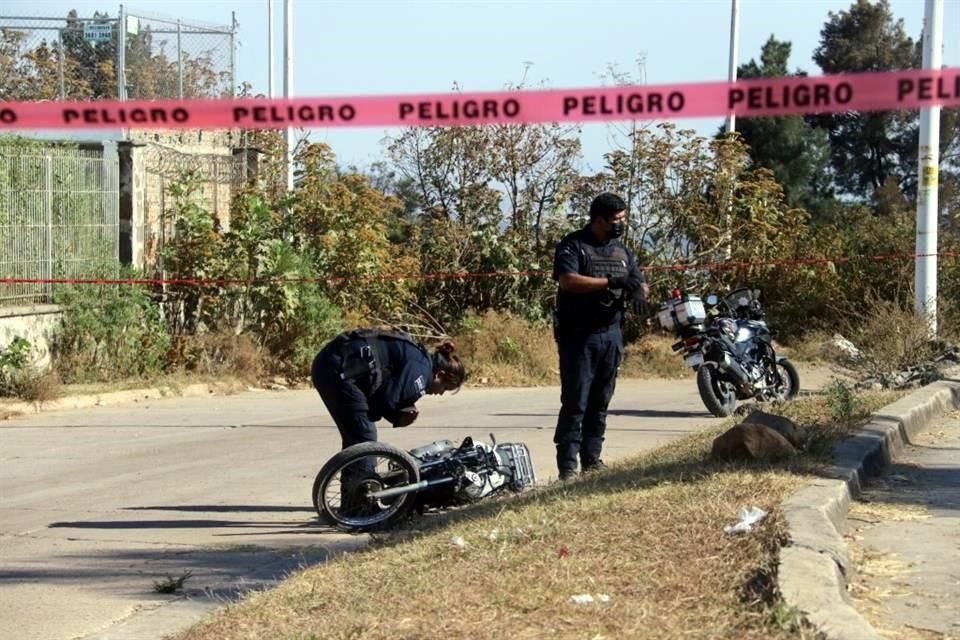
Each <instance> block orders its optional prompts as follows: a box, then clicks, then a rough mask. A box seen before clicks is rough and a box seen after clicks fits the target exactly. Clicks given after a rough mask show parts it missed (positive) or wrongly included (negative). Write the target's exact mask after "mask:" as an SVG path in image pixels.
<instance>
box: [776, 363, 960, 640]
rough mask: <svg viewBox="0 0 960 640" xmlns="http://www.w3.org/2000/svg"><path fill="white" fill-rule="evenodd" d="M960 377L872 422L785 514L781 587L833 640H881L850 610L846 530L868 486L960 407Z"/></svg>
mask: <svg viewBox="0 0 960 640" xmlns="http://www.w3.org/2000/svg"><path fill="white" fill-rule="evenodd" d="M958 375H960V370H953V371H950V372H948V373H947V376H946V377H947V378H948V379H947V380H941V381H939V382H935V383H933V384H930V385H928V386H926V387H922V388H920V389H918V390H916V391H914V392H912V393H910V394H909V395H907V396H905V397H903V398H901V399H900V400H898V401H896V402H894V403H893V404H889V405H887V406H886V407H883V408H882V409H880V410H879V411H877V412H875V413H874V414H873V418H872V419H871V421H870V422H869V423H868V424H867V425H866V426H864V427H863V428H862V429H861V430H860V431H858V432H857V433H855V434H854V435H853V436H852V437H850V438H848V439H846V440H844V441H843V442H842V443H840V444H839V445H838V446H837V447H836V449H835V450H834V464H833V465H832V466H831V467H829V468H828V469H827V472H826V474H825V476H826V477H825V478H823V479H817V480H814V481H811V482H810V483H808V484H807V485H806V486H804V487H803V488H802V489H800V490H799V491H797V492H795V493H794V494H792V495H791V496H790V497H788V498H787V499H786V500H785V501H784V503H783V505H782V507H783V513H784V518H785V519H786V523H787V533H788V535H789V537H790V542H789V544H788V545H787V546H786V547H784V548H783V549H781V551H780V563H779V570H778V577H777V580H778V586H779V588H780V593H781V595H782V596H783V599H784V602H785V603H786V605H787V606H788V607H792V608H795V609H797V610H798V611H799V612H800V614H801V615H802V616H803V617H804V618H805V619H806V620H807V621H808V622H810V623H811V624H812V625H813V626H815V627H816V628H817V629H818V630H819V631H820V632H822V633H823V634H824V635H825V636H826V638H827V639H828V640H833V639H836V640H841V639H842V640H853V639H856V640H860V639H863V640H882V636H881V635H880V634H879V633H878V632H877V631H876V630H875V629H874V628H873V627H872V626H871V625H870V623H869V622H867V620H866V619H865V618H864V617H863V616H861V615H860V614H859V613H858V612H857V611H856V609H854V608H853V606H852V605H851V604H850V598H849V595H848V594H847V588H846V576H847V575H848V572H849V569H850V567H849V562H850V560H849V556H848V554H847V546H846V543H845V542H844V540H843V536H841V535H840V529H841V527H842V525H843V522H844V520H845V519H846V516H847V510H848V507H849V505H850V500H851V498H852V497H854V496H857V495H859V493H860V488H861V485H862V480H863V479H864V478H866V477H868V476H870V475H876V474H878V473H880V472H882V471H883V470H884V469H885V468H886V467H887V465H889V464H890V463H891V462H892V461H893V460H894V459H895V457H896V455H897V453H898V452H900V451H901V450H902V449H903V447H904V444H906V443H909V442H910V440H911V439H912V438H913V437H915V436H916V435H917V434H918V433H920V432H921V431H923V429H924V428H926V426H927V425H928V424H929V423H930V421H931V420H933V419H934V418H936V417H937V416H939V415H941V414H943V413H946V412H947V411H950V410H951V409H954V408H958V407H960V379H958Z"/></svg>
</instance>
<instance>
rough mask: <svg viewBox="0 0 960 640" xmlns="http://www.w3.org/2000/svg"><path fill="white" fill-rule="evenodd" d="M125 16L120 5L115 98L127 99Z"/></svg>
mask: <svg viewBox="0 0 960 640" xmlns="http://www.w3.org/2000/svg"><path fill="white" fill-rule="evenodd" d="M126 67H127V17H126V14H125V13H124V12H123V5H120V17H119V19H118V24H117V99H118V100H126V99H127V71H126Z"/></svg>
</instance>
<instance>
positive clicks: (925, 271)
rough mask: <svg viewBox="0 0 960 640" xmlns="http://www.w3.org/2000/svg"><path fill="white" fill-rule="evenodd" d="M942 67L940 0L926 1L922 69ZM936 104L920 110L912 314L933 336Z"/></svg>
mask: <svg viewBox="0 0 960 640" xmlns="http://www.w3.org/2000/svg"><path fill="white" fill-rule="evenodd" d="M942 66H943V0H926V2H925V6H924V16H923V68H924V69H930V70H933V69H936V70H937V71H939V70H940V68H941V67H942ZM939 163H940V106H939V105H935V106H930V107H924V108H923V109H920V149H919V165H918V170H917V173H918V175H917V177H918V183H919V184H918V189H917V258H916V260H917V262H916V276H915V280H916V282H915V285H914V289H915V290H916V293H915V294H914V295H915V299H914V303H915V307H916V313H917V315H918V316H920V318H921V319H922V320H923V321H925V322H926V323H927V327H928V331H929V334H930V337H931V338H935V337H936V335H937V223H938V221H937V218H938V215H937V213H938V208H939V207H938V204H939V202H938V195H937V186H938V183H939V173H940V167H939Z"/></svg>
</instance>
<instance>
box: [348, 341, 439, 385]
mask: <svg viewBox="0 0 960 640" xmlns="http://www.w3.org/2000/svg"><path fill="white" fill-rule="evenodd" d="M338 338H339V340H341V341H342V344H341V345H340V350H341V354H342V355H343V358H344V370H343V375H344V377H354V376H357V375H363V374H368V375H369V382H370V393H371V394H372V393H375V392H376V391H377V389H379V388H380V385H382V384H383V381H384V379H385V378H386V377H388V376H389V375H390V358H389V356H388V353H387V345H386V344H385V341H387V340H400V341H402V342H407V343H409V344H412V345H413V346H415V347H416V348H417V349H418V350H419V351H420V352H421V353H423V355H425V356H426V357H427V359H428V360H432V357H431V356H430V353H429V352H428V351H427V350H426V348H425V347H424V346H423V345H422V344H420V343H419V342H417V341H416V340H414V339H413V337H411V336H410V334H408V333H405V332H403V331H388V330H386V329H354V330H353V331H348V332H346V333H342V334H340V336H338ZM357 339H360V340H363V341H365V342H366V343H367V344H366V346H363V347H361V348H360V350H359V352H357V351H356V349H355V347H354V346H353V342H354V341H355V340H357ZM358 356H359V357H358Z"/></svg>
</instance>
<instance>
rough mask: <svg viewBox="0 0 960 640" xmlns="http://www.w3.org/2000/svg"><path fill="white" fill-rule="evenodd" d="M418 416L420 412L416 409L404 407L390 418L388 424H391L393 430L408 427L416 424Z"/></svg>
mask: <svg viewBox="0 0 960 640" xmlns="http://www.w3.org/2000/svg"><path fill="white" fill-rule="evenodd" d="M419 415H420V412H419V411H417V408H416V407H406V408H404V409H400V411H398V412H397V413H396V414H394V415H393V416H391V420H390V422H392V423H393V426H394V428H397V427H409V426H410V425H411V424H413V423H414V422H416V420H417V417H418V416H419Z"/></svg>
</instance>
